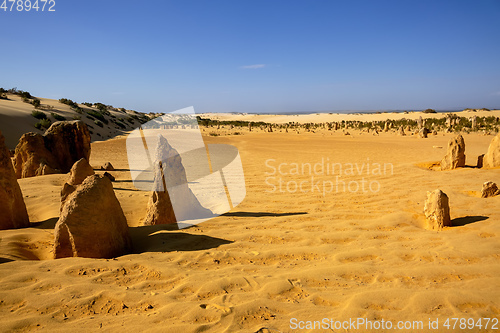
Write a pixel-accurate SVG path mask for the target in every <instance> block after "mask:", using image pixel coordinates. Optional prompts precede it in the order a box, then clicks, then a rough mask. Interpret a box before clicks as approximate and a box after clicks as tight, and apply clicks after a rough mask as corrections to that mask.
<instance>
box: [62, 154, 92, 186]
mask: <svg viewBox="0 0 500 333" xmlns="http://www.w3.org/2000/svg"><path fill="white" fill-rule="evenodd" d="M93 174H94V169H92V167H91V166H90V164H89V162H88V161H87V159H85V158H81V159H79V160H78V161H76V163H75V164H73V166H72V167H71V170H70V172H69V180H68V184H69V185H80V184H81V183H83V181H84V180H85V178H87V177H88V176H92V175H93Z"/></svg>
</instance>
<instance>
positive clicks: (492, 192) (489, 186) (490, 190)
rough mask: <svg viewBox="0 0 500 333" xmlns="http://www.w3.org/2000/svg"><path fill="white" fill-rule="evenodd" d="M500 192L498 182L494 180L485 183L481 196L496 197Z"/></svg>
mask: <svg viewBox="0 0 500 333" xmlns="http://www.w3.org/2000/svg"><path fill="white" fill-rule="evenodd" d="M499 194H500V190H499V189H498V186H497V184H495V183H493V182H486V183H484V184H483V188H482V189H481V198H489V197H494V196H496V195H499Z"/></svg>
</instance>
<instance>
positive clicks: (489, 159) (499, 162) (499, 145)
mask: <svg viewBox="0 0 500 333" xmlns="http://www.w3.org/2000/svg"><path fill="white" fill-rule="evenodd" d="M483 165H484V167H485V168H498V167H500V133H498V134H497V135H496V136H495V137H494V138H493V140H491V143H490V146H489V147H488V152H487V153H486V154H485V155H484V158H483Z"/></svg>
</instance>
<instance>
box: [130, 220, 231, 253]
mask: <svg viewBox="0 0 500 333" xmlns="http://www.w3.org/2000/svg"><path fill="white" fill-rule="evenodd" d="M129 230H130V236H131V238H132V244H133V247H134V250H133V252H134V253H144V252H172V251H200V250H209V249H213V248H217V247H219V246H221V245H225V244H231V243H233V241H230V240H227V239H222V238H217V237H211V236H207V235H193V234H188V233H185V232H173V231H175V230H179V229H178V227H177V225H176V224H171V225H168V224H163V225H151V226H141V227H134V228H129Z"/></svg>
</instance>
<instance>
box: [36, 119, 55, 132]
mask: <svg viewBox="0 0 500 333" xmlns="http://www.w3.org/2000/svg"><path fill="white" fill-rule="evenodd" d="M51 124H52V122H51V121H50V119H42V120H40V121H39V122H37V123H36V124H35V128H37V129H39V130H41V129H47V128H49V127H50V125H51Z"/></svg>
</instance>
